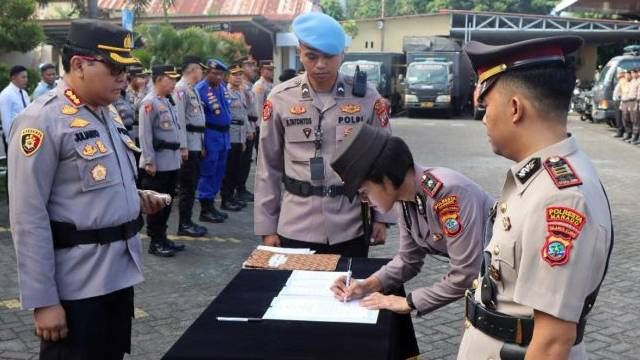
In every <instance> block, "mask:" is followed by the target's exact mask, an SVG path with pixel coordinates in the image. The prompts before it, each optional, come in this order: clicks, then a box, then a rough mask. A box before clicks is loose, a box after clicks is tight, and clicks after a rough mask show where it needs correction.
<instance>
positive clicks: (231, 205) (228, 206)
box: [220, 200, 242, 211]
mask: <svg viewBox="0 0 640 360" xmlns="http://www.w3.org/2000/svg"><path fill="white" fill-rule="evenodd" d="M220 208H221V209H222V210H227V211H240V210H242V206H240V205H238V204H237V203H236V202H234V201H225V200H222V205H221V206H220Z"/></svg>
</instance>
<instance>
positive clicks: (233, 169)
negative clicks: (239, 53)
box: [220, 64, 249, 211]
mask: <svg viewBox="0 0 640 360" xmlns="http://www.w3.org/2000/svg"><path fill="white" fill-rule="evenodd" d="M227 92H228V94H229V99H230V100H231V104H230V106H229V109H230V111H231V125H230V127H229V141H230V142H231V150H229V156H228V157H227V167H226V170H225V173H224V178H223V180H222V190H221V194H220V195H221V197H222V205H221V207H222V209H223V210H230V211H239V210H241V209H242V208H244V207H245V206H246V205H247V204H246V203H245V202H244V201H243V200H241V199H240V198H239V197H237V196H236V193H235V191H236V189H237V188H239V187H240V185H241V183H242V168H243V163H242V156H243V153H244V151H245V150H246V146H247V127H248V122H249V117H248V108H249V102H248V101H249V99H248V98H247V95H246V92H245V88H244V83H243V70H242V66H241V65H240V64H233V65H231V67H230V68H229V83H228V84H227Z"/></svg>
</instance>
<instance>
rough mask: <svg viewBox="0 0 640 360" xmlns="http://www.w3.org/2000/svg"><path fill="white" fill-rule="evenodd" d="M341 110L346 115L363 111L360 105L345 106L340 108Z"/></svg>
mask: <svg viewBox="0 0 640 360" xmlns="http://www.w3.org/2000/svg"><path fill="white" fill-rule="evenodd" d="M340 110H341V111H342V112H343V113H345V114H355V113H358V112H360V111H362V106H360V105H359V104H344V105H341V106H340Z"/></svg>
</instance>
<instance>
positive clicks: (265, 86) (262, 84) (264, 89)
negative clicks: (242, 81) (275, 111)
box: [252, 60, 275, 151]
mask: <svg viewBox="0 0 640 360" xmlns="http://www.w3.org/2000/svg"><path fill="white" fill-rule="evenodd" d="M274 68H275V67H274V66H273V61H271V60H260V66H259V68H258V71H259V72H260V78H259V79H258V80H257V81H256V83H255V84H253V89H252V90H253V93H254V94H255V96H256V101H255V107H256V113H257V114H262V109H263V108H264V102H265V101H266V100H267V99H268V98H269V94H270V93H271V89H273V69H274ZM259 143H260V116H258V122H257V123H256V142H255V147H256V151H258V145H259Z"/></svg>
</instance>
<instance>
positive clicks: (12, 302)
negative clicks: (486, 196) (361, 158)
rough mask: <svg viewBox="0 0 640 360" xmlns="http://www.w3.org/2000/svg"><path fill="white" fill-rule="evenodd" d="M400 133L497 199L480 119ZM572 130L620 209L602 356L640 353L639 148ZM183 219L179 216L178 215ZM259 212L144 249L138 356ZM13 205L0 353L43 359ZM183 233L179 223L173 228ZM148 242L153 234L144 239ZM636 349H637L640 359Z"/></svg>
mask: <svg viewBox="0 0 640 360" xmlns="http://www.w3.org/2000/svg"><path fill="white" fill-rule="evenodd" d="M393 128H394V133H395V134H396V135H399V136H402V137H403V138H404V139H405V140H406V141H407V142H408V143H409V145H410V146H411V148H412V149H413V151H414V157H415V159H416V161H417V162H419V163H422V164H429V165H441V166H448V167H451V168H454V169H457V170H459V171H461V172H463V173H465V174H467V175H468V176H470V177H471V178H472V179H473V180H475V181H477V182H478V183H479V184H481V185H482V186H484V187H485V188H486V189H487V190H488V191H489V192H491V193H493V194H494V195H497V194H498V192H499V190H500V187H501V186H502V181H503V178H504V174H505V171H506V169H507V167H508V166H509V165H510V163H509V162H508V161H507V160H504V159H501V158H498V157H496V156H494V155H493V154H492V153H491V149H490V147H489V145H488V143H487V140H486V135H485V130H484V127H483V126H482V124H481V123H480V122H477V121H472V120H461V119H458V120H443V119H407V118H397V119H393ZM570 130H571V131H572V132H573V133H574V135H575V136H576V137H577V139H578V141H579V143H580V144H581V146H582V148H583V149H584V150H585V151H586V152H587V153H588V154H589V155H590V156H592V158H593V159H594V162H595V164H596V166H597V167H598V170H599V172H600V174H601V177H602V180H603V182H604V184H605V186H606V188H607V190H608V193H609V197H610V199H611V202H612V205H613V208H614V220H615V227H616V248H615V250H614V253H613V258H612V266H611V268H610V271H609V275H608V277H607V280H606V282H605V284H604V286H603V289H602V292H601V294H600V297H599V298H598V302H597V306H596V309H595V310H594V311H593V313H592V314H593V315H592V317H591V320H590V322H589V326H588V330H587V336H586V341H587V347H588V349H589V350H590V352H591V356H592V358H594V359H638V353H637V350H636V349H637V348H638V347H639V346H640V340H639V339H640V327H639V326H637V325H636V324H637V322H638V321H639V320H640V290H638V286H637V285H638V282H637V279H638V278H639V277H640V265H639V262H638V259H639V258H640V242H638V241H636V237H637V235H636V234H638V233H639V232H640V223H639V222H638V221H637V220H638V215H639V214H640V206H639V205H638V202H637V200H636V199H639V198H640V186H638V184H640V171H638V169H640V147H632V146H631V145H628V144H625V143H622V142H621V141H619V140H616V139H613V138H612V137H611V132H610V131H609V130H608V129H607V127H606V126H605V125H594V124H589V123H583V122H580V121H579V120H576V119H575V118H572V119H571V122H570ZM172 220H174V221H175V217H172ZM252 220H253V219H252V211H251V209H245V210H244V211H242V212H241V213H239V214H233V215H231V218H230V220H229V221H228V222H227V223H225V224H224V225H211V226H209V231H210V234H211V236H212V237H211V238H208V239H206V240H198V241H188V249H187V251H185V252H184V253H180V254H179V255H178V256H177V257H175V258H172V259H158V258H155V257H150V256H147V255H146V254H145V259H144V260H145V277H146V281H145V282H144V283H143V284H142V285H140V286H138V287H136V307H137V310H136V316H137V318H136V319H135V321H134V330H133V353H132V354H131V356H130V357H128V358H129V359H136V360H142V359H159V358H160V357H161V356H162V354H164V352H165V351H166V350H167V349H168V348H169V347H170V346H171V345H172V344H173V343H174V342H175V341H176V339H177V338H178V337H179V336H180V335H181V334H182V333H183V332H184V331H185V329H186V328H187V327H188V326H189V325H190V324H191V323H192V321H193V320H194V319H195V318H196V317H197V316H198V315H199V314H200V312H201V311H202V310H203V309H204V308H205V307H206V306H207V305H208V304H209V302H210V301H211V300H212V299H213V298H214V297H215V296H216V294H218V293H219V292H220V291H221V290H222V288H223V287H224V286H225V284H227V283H228V282H229V280H230V279H231V278H232V277H233V276H234V275H235V274H236V273H237V271H238V270H239V269H240V264H241V263H242V261H243V260H244V259H245V258H246V257H247V255H248V254H249V252H250V251H251V250H252V249H253V248H254V247H255V246H256V244H257V243H258V240H257V239H256V238H255V237H254V236H253V234H252V229H253V225H252ZM7 224H8V216H7V206H6V203H5V202H2V203H0V225H2V226H5V227H4V228H0V273H1V274H2V276H1V277H0V359H36V358H37V355H36V354H37V350H38V341H37V339H36V338H35V337H34V336H33V328H32V317H31V313H30V312H28V311H21V310H18V308H16V306H17V305H18V304H17V300H16V298H17V276H16V271H15V256H14V250H13V245H12V243H11V238H10V234H9V232H8V229H7V227H8V225H7ZM172 230H173V231H175V223H174V224H173V226H172ZM143 241H144V243H145V248H146V245H147V242H148V239H143ZM396 249H397V229H392V230H391V232H390V240H389V243H388V244H387V245H386V246H385V247H381V248H375V249H373V250H372V251H371V255H372V256H373V257H391V256H392V255H393V254H394V252H395V250H396ZM446 268H447V265H446V264H445V263H442V262H439V261H436V260H428V261H427V262H426V265H425V267H424V269H423V272H422V273H421V274H420V275H419V276H418V277H417V278H416V279H414V280H412V281H411V282H410V283H409V284H408V285H407V287H408V288H409V289H412V288H415V287H418V286H424V285H428V284H430V283H433V282H434V281H436V280H437V279H439V278H440V276H442V274H444V273H445V271H446ZM461 312H462V304H461V302H460V301H458V302H457V303H454V304H451V305H449V306H447V307H445V308H443V309H440V310H438V311H437V312H435V313H434V314H431V315H428V316H425V317H423V318H415V319H414V325H415V330H416V337H417V338H418V341H419V344H420V350H421V353H422V358H423V359H454V358H455V353H456V349H457V346H458V343H459V341H460V338H459V334H460V333H461V330H462V315H461ZM634 354H635V355H634Z"/></svg>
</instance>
